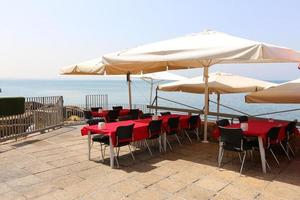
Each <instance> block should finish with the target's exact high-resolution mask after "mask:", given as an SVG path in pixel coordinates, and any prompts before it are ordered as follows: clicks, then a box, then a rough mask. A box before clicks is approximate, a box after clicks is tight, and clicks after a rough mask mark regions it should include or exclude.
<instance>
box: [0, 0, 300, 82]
mask: <svg viewBox="0 0 300 200" xmlns="http://www.w3.org/2000/svg"><path fill="white" fill-rule="evenodd" d="M299 20H300V1H296V0H295V1H292V0H290V1H288V0H286V1H271V0H270V1H269V0H264V1H261V0H260V1H259V0H251V1H250V0H249V1H247V0H244V1H242V0H241V1H233V0H226V1H213V0H210V1H200V0H198V1H197V0H164V1H163V0H106V1H104V0H103V1H101V0H97V1H96V0H48V1H47V0H26V1H24V0H19V1H17V0H0V26H1V28H0V30H1V31H0V69H1V70H0V78H2V79H3V78H8V79H15V78H22V79H23V78H35V79H36V78H38V79H41V78H47V79H49V78H60V76H59V69H60V68H61V67H62V66H65V65H69V64H73V63H78V62H81V61H84V60H88V59H91V58H95V57H98V56H101V55H103V54H105V53H110V52H114V51H117V50H121V49H124V48H130V47H134V46H136V45H141V44H146V43H149V42H154V41H159V40H164V39H169V38H173V37H177V36H182V35H186V34H190V33H194V32H200V31H202V30H204V29H213V30H217V31H222V32H226V33H230V34H233V35H236V36H240V37H244V38H248V39H252V40H258V41H264V42H268V43H273V44H277V45H281V46H286V47H290V48H293V49H297V50H300V21H299ZM211 71H224V72H231V73H235V74H240V75H245V76H250V77H254V78H260V79H264V80H272V79H273V80H289V79H294V78H298V77H300V76H299V75H300V70H298V69H297V64H268V65H224V66H223V65H220V66H213V67H212V68H211ZM201 73H202V70H195V71H193V72H183V74H185V75H189V76H192V75H198V74H201Z"/></svg>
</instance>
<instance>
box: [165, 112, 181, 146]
mask: <svg viewBox="0 0 300 200" xmlns="http://www.w3.org/2000/svg"><path fill="white" fill-rule="evenodd" d="M179 132H180V129H179V117H171V118H169V119H168V127H167V128H166V134H167V135H174V136H175V138H176V139H177V141H178V143H179V144H180V145H181V142H180V140H179V138H178V134H179ZM167 143H168V145H169V147H170V149H171V150H172V147H171V144H170V142H169V140H168V138H167Z"/></svg>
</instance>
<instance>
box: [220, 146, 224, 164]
mask: <svg viewBox="0 0 300 200" xmlns="http://www.w3.org/2000/svg"><path fill="white" fill-rule="evenodd" d="M223 156H224V149H223V148H222V149H221V155H220V160H219V168H220V167H221V163H222V160H223Z"/></svg>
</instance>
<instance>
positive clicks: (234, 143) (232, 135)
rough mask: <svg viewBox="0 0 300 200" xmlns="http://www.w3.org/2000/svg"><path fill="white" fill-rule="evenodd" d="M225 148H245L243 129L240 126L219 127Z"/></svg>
mask: <svg viewBox="0 0 300 200" xmlns="http://www.w3.org/2000/svg"><path fill="white" fill-rule="evenodd" d="M219 129H220V132H221V142H222V143H223V148H225V149H227V150H243V149H242V145H243V131H242V129H240V128H224V127H219Z"/></svg>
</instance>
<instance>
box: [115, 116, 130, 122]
mask: <svg viewBox="0 0 300 200" xmlns="http://www.w3.org/2000/svg"><path fill="white" fill-rule="evenodd" d="M118 119H119V121H127V120H133V117H132V116H131V115H125V116H120V117H119V118H118Z"/></svg>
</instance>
